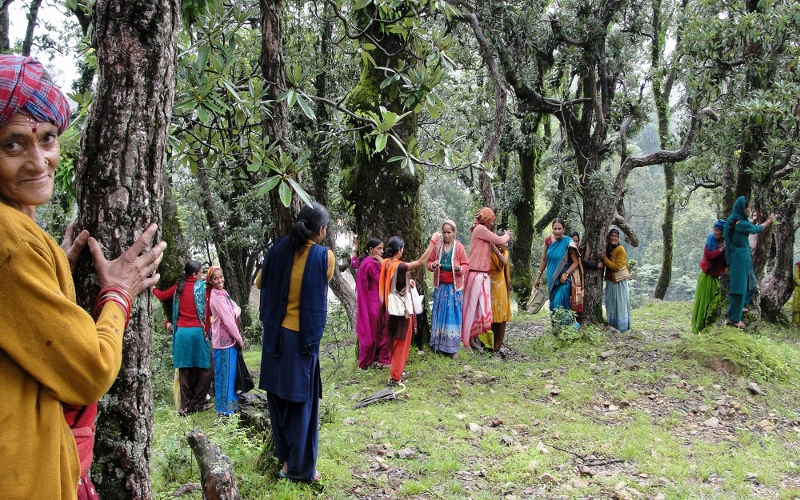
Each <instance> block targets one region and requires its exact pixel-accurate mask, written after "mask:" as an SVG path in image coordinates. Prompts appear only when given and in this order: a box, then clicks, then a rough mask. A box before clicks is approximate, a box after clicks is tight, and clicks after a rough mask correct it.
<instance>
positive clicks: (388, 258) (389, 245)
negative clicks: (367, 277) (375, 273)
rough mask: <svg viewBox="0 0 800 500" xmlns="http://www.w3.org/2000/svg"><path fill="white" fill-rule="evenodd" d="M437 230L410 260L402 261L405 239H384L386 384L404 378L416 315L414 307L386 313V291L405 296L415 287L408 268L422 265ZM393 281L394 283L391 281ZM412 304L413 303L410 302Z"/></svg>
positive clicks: (430, 249)
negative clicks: (415, 257)
mask: <svg viewBox="0 0 800 500" xmlns="http://www.w3.org/2000/svg"><path fill="white" fill-rule="evenodd" d="M439 238H440V235H439V233H438V232H435V233H433V235H431V239H430V241H429V242H428V247H427V248H426V249H425V252H424V253H423V254H422V256H421V257H420V258H419V259H417V260H415V261H413V262H408V263H406V262H403V260H402V259H403V251H404V250H405V241H403V238H401V237H400V236H392V237H391V238H389V241H387V242H386V248H385V249H384V251H383V257H384V260H383V264H382V266H381V281H380V296H381V306H382V309H383V318H382V321H383V323H382V327H383V329H384V335H385V336H386V338H387V340H388V342H389V352H390V353H391V361H390V365H391V366H390V367H389V382H388V385H389V386H393V385H397V384H399V383H400V382H402V381H403V370H405V367H406V362H407V361H408V351H409V349H410V348H411V338H412V336H413V334H414V328H415V327H416V321H417V315H416V314H414V311H413V310H411V311H409V313H408V314H405V315H403V316H395V315H391V314H389V310H388V303H389V294H391V293H394V292H399V291H401V290H402V291H403V292H402V294H403V296H405V295H406V294H408V293H410V289H411V288H414V286H415V283H414V280H412V279H411V275H410V273H409V271H413V270H414V269H419V268H421V267H423V266H425V263H426V262H427V260H428V257H430V255H431V252H432V251H433V247H434V244H436V243H437V242H438V241H439ZM393 282H394V286H392V283H393ZM412 307H413V304H412Z"/></svg>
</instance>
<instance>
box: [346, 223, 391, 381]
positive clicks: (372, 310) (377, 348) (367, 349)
mask: <svg viewBox="0 0 800 500" xmlns="http://www.w3.org/2000/svg"><path fill="white" fill-rule="evenodd" d="M381 255H383V241H381V240H380V238H375V237H372V238H370V239H369V241H367V248H366V250H365V251H364V255H362V256H361V258H359V259H358V261H357V262H356V263H355V265H354V266H353V267H355V268H356V269H358V270H357V271H356V306H357V312H356V336H357V337H358V367H359V368H361V369H362V370H366V369H367V368H369V367H370V366H374V367H376V368H387V367H388V366H389V362H390V358H389V345H388V343H387V340H386V337H385V336H384V335H383V331H382V329H381V328H380V319H381V296H380V281H381V264H382V263H383V258H382V257H381Z"/></svg>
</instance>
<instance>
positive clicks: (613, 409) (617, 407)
mask: <svg viewBox="0 0 800 500" xmlns="http://www.w3.org/2000/svg"><path fill="white" fill-rule="evenodd" d="M617 410H619V406H617V405H609V407H608V411H617Z"/></svg>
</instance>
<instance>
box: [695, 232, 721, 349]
mask: <svg viewBox="0 0 800 500" xmlns="http://www.w3.org/2000/svg"><path fill="white" fill-rule="evenodd" d="M724 230H725V219H719V220H718V221H716V222H715V223H714V229H713V232H712V233H711V234H709V235H708V238H706V244H705V246H704V247H703V258H702V259H700V275H699V276H698V277H697V288H696V290H695V292H694V304H693V305H692V331H693V332H694V333H700V330H702V329H703V327H704V326H705V323H706V315H707V314H706V313H707V309H708V304H710V303H711V300H712V299H713V298H714V296H715V295H716V294H717V290H719V277H720V276H722V273H724V272H725V269H726V267H727V266H726V264H725V241H724V239H723V235H722V233H723V231H724Z"/></svg>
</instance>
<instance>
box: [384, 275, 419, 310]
mask: <svg viewBox="0 0 800 500" xmlns="http://www.w3.org/2000/svg"><path fill="white" fill-rule="evenodd" d="M386 310H387V311H388V312H389V316H402V317H404V318H408V317H409V316H410V315H411V314H413V313H414V302H413V300H412V299H411V294H410V293H408V283H406V286H405V288H404V289H403V290H402V291H399V290H397V271H395V273H394V276H392V285H391V289H390V290H389V298H388V299H387V300H386Z"/></svg>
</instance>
